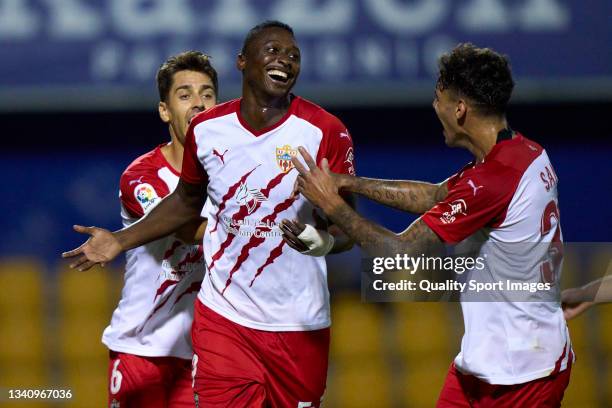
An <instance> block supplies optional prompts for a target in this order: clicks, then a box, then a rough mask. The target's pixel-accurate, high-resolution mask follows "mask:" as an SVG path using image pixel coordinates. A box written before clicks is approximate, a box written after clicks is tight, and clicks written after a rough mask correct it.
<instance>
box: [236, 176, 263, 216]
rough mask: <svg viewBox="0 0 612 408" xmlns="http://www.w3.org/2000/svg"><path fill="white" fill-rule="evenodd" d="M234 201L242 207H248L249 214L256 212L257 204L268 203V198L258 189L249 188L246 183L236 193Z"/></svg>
mask: <svg viewBox="0 0 612 408" xmlns="http://www.w3.org/2000/svg"><path fill="white" fill-rule="evenodd" d="M234 199H235V200H236V202H237V203H238V204H239V205H240V206H246V208H247V213H248V214H251V213H252V212H253V211H255V208H256V207H257V203H260V202H262V201H267V200H268V198H267V197H266V196H265V195H264V194H263V193H262V192H261V190H260V189H258V188H249V186H247V185H246V183H241V184H240V187H238V190H237V191H236V195H235V196H234Z"/></svg>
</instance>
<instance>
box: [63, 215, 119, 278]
mask: <svg viewBox="0 0 612 408" xmlns="http://www.w3.org/2000/svg"><path fill="white" fill-rule="evenodd" d="M73 228H74V230H75V231H76V232H80V233H81V234H89V235H90V237H89V239H88V240H87V241H85V243H84V244H83V245H81V246H80V247H78V248H76V249H73V250H72V251H68V252H64V253H63V254H62V258H71V259H74V261H73V262H72V263H71V264H70V267H71V268H72V269H78V270H79V271H86V270H87V269H89V268H91V267H92V266H94V265H96V264H100V265H101V266H102V267H104V265H105V264H106V263H108V262H110V261H112V260H113V259H114V258H115V257H116V256H117V255H119V254H120V253H121V251H122V249H121V244H120V243H119V241H118V240H117V238H115V235H114V234H113V233H112V232H110V231H109V230H105V229H103V228H97V227H83V226H81V225H75V226H74V227H73Z"/></svg>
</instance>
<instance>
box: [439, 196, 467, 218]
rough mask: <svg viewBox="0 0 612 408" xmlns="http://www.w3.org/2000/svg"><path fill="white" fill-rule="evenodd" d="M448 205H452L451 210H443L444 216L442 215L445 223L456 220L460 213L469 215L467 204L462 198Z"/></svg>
mask: <svg viewBox="0 0 612 408" xmlns="http://www.w3.org/2000/svg"><path fill="white" fill-rule="evenodd" d="M448 206H449V207H450V209H449V211H445V212H443V213H442V216H441V217H440V221H442V222H443V223H444V224H451V223H453V222H455V220H456V219H457V216H458V215H467V204H466V203H465V201H464V200H462V199H459V200H455V201H453V202H452V203H449V204H448Z"/></svg>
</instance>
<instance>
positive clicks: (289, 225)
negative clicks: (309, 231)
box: [279, 219, 308, 252]
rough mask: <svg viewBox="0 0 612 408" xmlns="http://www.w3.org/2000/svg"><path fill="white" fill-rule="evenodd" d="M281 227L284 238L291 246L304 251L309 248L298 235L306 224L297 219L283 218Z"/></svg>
mask: <svg viewBox="0 0 612 408" xmlns="http://www.w3.org/2000/svg"><path fill="white" fill-rule="evenodd" d="M279 228H280V229H281V231H282V232H283V239H284V240H285V242H286V243H287V245H289V246H290V247H291V248H293V249H295V250H296V251H298V252H304V251H307V250H308V247H307V246H306V245H305V244H304V243H303V242H302V241H300V239H299V238H298V235H300V234H301V233H302V231H304V229H305V228H306V225H304V224H303V223H301V222H299V221H297V220H286V219H285V220H282V221H281V223H280V225H279Z"/></svg>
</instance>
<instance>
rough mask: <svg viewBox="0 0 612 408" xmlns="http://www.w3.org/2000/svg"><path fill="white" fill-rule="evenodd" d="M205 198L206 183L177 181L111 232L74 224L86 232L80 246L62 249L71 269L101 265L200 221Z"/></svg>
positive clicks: (83, 268)
mask: <svg viewBox="0 0 612 408" xmlns="http://www.w3.org/2000/svg"><path fill="white" fill-rule="evenodd" d="M205 200H206V186H205V185H195V184H189V183H185V182H183V181H182V180H180V181H179V184H178V186H177V187H176V189H175V190H174V192H173V193H172V194H170V195H168V196H166V197H165V198H164V199H163V200H162V201H161V202H160V203H159V204H158V205H157V206H156V207H155V208H154V209H153V210H151V212H150V213H148V214H147V215H146V216H144V217H143V218H141V219H140V220H139V221H138V222H135V223H134V224H132V225H130V226H129V227H128V228H124V229H121V230H118V231H115V232H110V231H108V230H106V229H103V228H98V227H83V226H80V225H75V226H74V230H75V231H77V232H80V233H83V234H89V235H90V238H89V239H88V240H87V241H86V242H85V243H84V244H83V245H81V246H80V247H78V248H76V249H73V250H72V251H68V252H64V253H63V254H62V258H70V259H71V260H72V261H73V262H72V263H71V264H70V267H71V268H77V269H78V270H80V271H84V270H87V269H89V268H91V267H92V266H94V265H96V264H98V263H99V264H101V265H102V266H104V265H105V264H106V263H107V262H110V261H112V260H113V259H114V258H115V257H116V256H117V255H119V254H120V253H121V252H123V251H126V250H128V249H132V248H135V247H138V246H141V245H143V244H146V243H149V242H151V241H154V240H156V239H159V238H162V237H165V236H167V235H170V234H172V233H174V232H176V231H178V230H179V229H180V228H181V227H183V226H185V225H188V224H193V223H197V222H198V221H200V211H201V210H202V207H203V206H204V202H205Z"/></svg>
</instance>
